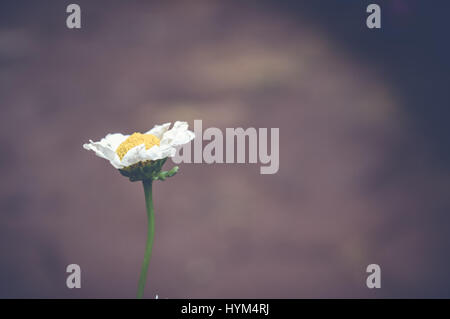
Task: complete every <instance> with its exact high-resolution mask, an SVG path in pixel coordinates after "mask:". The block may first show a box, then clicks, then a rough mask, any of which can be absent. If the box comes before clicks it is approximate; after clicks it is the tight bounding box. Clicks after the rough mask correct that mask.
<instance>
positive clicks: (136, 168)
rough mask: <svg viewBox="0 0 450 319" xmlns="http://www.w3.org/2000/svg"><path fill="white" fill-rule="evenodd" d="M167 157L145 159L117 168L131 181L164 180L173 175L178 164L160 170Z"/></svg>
mask: <svg viewBox="0 0 450 319" xmlns="http://www.w3.org/2000/svg"><path fill="white" fill-rule="evenodd" d="M166 160H167V158H163V159H160V160H156V161H145V162H139V163H136V164H133V165H131V166H128V167H125V168H122V169H119V172H120V174H122V175H123V176H125V177H128V178H129V179H130V181H131V182H137V181H144V180H153V181H156V180H160V181H164V180H166V178H168V177H172V176H174V175H175V174H176V173H177V172H178V166H175V167H174V168H172V169H171V170H169V171H161V169H162V167H163V165H164V163H165V162H166Z"/></svg>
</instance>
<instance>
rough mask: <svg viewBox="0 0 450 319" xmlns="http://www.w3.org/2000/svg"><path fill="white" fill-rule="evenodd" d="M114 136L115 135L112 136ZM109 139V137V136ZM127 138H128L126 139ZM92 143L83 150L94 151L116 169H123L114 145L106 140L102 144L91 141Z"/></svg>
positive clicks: (85, 145)
mask: <svg viewBox="0 0 450 319" xmlns="http://www.w3.org/2000/svg"><path fill="white" fill-rule="evenodd" d="M110 135H113V134H110ZM120 135H122V134H120ZM107 137H108V136H107ZM125 138H126V137H125ZM89 142H90V143H88V144H84V145H83V148H84V149H86V150H90V151H94V152H95V154H96V155H97V156H99V157H101V158H104V159H106V160H108V161H109V162H110V163H111V165H112V166H114V167H115V168H117V169H118V168H123V166H122V165H121V164H120V158H119V156H118V155H117V154H116V152H115V151H114V149H113V148H112V146H113V145H112V144H111V143H109V142H107V139H106V138H103V139H102V140H101V141H100V142H93V141H92V140H90V141H89Z"/></svg>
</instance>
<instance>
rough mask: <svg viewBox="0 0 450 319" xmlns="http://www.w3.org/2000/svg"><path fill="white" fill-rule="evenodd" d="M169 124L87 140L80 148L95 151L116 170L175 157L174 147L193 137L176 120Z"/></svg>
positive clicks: (193, 135) (187, 141)
mask: <svg viewBox="0 0 450 319" xmlns="http://www.w3.org/2000/svg"><path fill="white" fill-rule="evenodd" d="M170 124H171V123H164V124H162V125H155V126H154V127H153V128H152V129H151V130H149V131H147V132H146V133H143V134H142V133H133V134H131V135H123V134H121V133H114V134H108V135H106V136H105V137H104V138H102V139H101V140H100V141H98V142H94V141H92V140H90V141H89V142H90V143H87V144H84V145H83V147H84V148H85V149H87V150H91V151H94V152H95V154H96V155H97V156H99V157H101V158H104V159H106V160H108V161H109V162H110V163H111V165H112V166H114V167H115V168H117V169H119V170H122V169H125V168H128V167H131V166H134V165H135V164H138V163H145V162H148V161H158V160H162V159H166V158H168V157H173V156H174V155H175V153H176V147H177V146H181V145H183V144H186V143H189V142H190V141H191V140H193V139H194V137H195V134H194V132H192V131H189V130H188V124H187V123H186V122H180V121H177V122H175V124H174V125H173V127H172V128H171V129H169V127H170Z"/></svg>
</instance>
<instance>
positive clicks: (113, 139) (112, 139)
mask: <svg viewBox="0 0 450 319" xmlns="http://www.w3.org/2000/svg"><path fill="white" fill-rule="evenodd" d="M128 137H129V135H123V134H121V133H114V134H108V135H106V136H105V138H103V139H102V140H101V141H100V142H101V143H102V142H103V143H105V144H106V145H108V146H109V147H110V148H111V149H112V150H114V151H116V150H117V148H118V147H119V145H120V144H122V142H123V141H125V140H126V139H127V138H128Z"/></svg>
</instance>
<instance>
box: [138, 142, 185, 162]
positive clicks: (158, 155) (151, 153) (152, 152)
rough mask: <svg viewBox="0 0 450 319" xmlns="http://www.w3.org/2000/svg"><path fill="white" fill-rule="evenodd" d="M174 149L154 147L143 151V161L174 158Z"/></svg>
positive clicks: (170, 147) (164, 146)
mask: <svg viewBox="0 0 450 319" xmlns="http://www.w3.org/2000/svg"><path fill="white" fill-rule="evenodd" d="M176 151H177V150H176V149H175V148H174V147H172V146H170V145H162V146H158V145H155V146H153V147H151V148H150V149H148V150H145V154H144V155H143V156H144V158H145V160H152V161H156V160H159V159H162V158H166V157H172V156H175V153H176Z"/></svg>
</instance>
